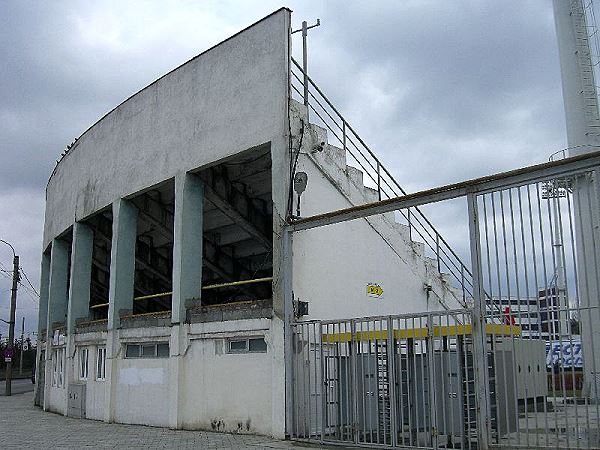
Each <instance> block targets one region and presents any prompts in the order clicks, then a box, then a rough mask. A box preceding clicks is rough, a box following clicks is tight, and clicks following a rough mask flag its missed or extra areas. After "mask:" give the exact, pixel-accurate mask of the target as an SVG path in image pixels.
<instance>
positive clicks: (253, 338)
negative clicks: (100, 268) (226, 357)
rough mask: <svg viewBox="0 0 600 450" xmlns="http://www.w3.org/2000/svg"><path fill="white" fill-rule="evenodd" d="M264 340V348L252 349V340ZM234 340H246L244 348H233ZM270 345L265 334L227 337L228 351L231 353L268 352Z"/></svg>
mask: <svg viewBox="0 0 600 450" xmlns="http://www.w3.org/2000/svg"><path fill="white" fill-rule="evenodd" d="M254 340H262V341H263V342H264V350H251V349H250V341H254ZM234 342H245V348H244V349H232V348H231V344H232V343H234ZM268 350H269V346H268V344H267V341H266V340H265V337H264V336H248V337H232V338H229V339H227V353H228V354H231V355H239V354H247V353H267V352H268Z"/></svg>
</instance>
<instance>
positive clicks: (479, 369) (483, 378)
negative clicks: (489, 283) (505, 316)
mask: <svg viewBox="0 0 600 450" xmlns="http://www.w3.org/2000/svg"><path fill="white" fill-rule="evenodd" d="M467 204H468V211H469V239H470V247H471V266H472V272H473V313H472V324H473V361H474V363H475V364H474V368H475V400H476V402H475V404H476V408H477V414H476V424H477V426H476V428H477V443H478V446H479V447H478V448H480V449H481V450H487V449H488V448H489V425H490V412H491V411H490V403H489V401H490V396H489V383H488V371H487V350H486V335H485V304H484V302H485V294H484V292H483V286H482V282H483V277H482V273H481V248H480V245H481V243H480V237H479V217H478V210H477V197H476V196H475V194H468V195H467Z"/></svg>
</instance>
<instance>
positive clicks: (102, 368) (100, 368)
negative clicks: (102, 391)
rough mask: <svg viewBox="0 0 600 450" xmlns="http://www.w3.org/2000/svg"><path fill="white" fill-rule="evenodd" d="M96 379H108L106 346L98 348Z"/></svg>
mask: <svg viewBox="0 0 600 450" xmlns="http://www.w3.org/2000/svg"><path fill="white" fill-rule="evenodd" d="M96 381H106V347H98V348H97V349H96Z"/></svg>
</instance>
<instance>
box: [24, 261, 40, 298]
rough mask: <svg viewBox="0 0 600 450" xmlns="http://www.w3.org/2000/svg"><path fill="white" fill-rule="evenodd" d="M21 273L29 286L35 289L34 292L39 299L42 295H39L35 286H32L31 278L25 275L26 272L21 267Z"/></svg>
mask: <svg viewBox="0 0 600 450" xmlns="http://www.w3.org/2000/svg"><path fill="white" fill-rule="evenodd" d="M21 273H22V274H23V275H24V276H25V279H26V280H27V283H29V286H31V289H33V292H35V295H37V296H38V298H39V296H40V294H39V293H38V291H37V289H36V288H35V287H33V284H31V281H29V277H28V276H27V274H26V273H25V271H24V270H23V268H22V267H21Z"/></svg>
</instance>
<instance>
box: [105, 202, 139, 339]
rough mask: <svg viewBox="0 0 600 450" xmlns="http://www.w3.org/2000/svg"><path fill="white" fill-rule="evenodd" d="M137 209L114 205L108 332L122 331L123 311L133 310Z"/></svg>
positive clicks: (125, 205) (129, 206)
mask: <svg viewBox="0 0 600 450" xmlns="http://www.w3.org/2000/svg"><path fill="white" fill-rule="evenodd" d="M136 234H137V208H136V207H135V206H134V205H133V204H132V203H131V202H129V201H127V200H123V199H119V200H117V201H116V202H114V203H113V224H112V244H111V252H110V276H109V287H108V329H109V330H112V329H115V328H119V326H120V325H121V322H120V319H119V310H121V309H133V283H134V276H135V239H136Z"/></svg>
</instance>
